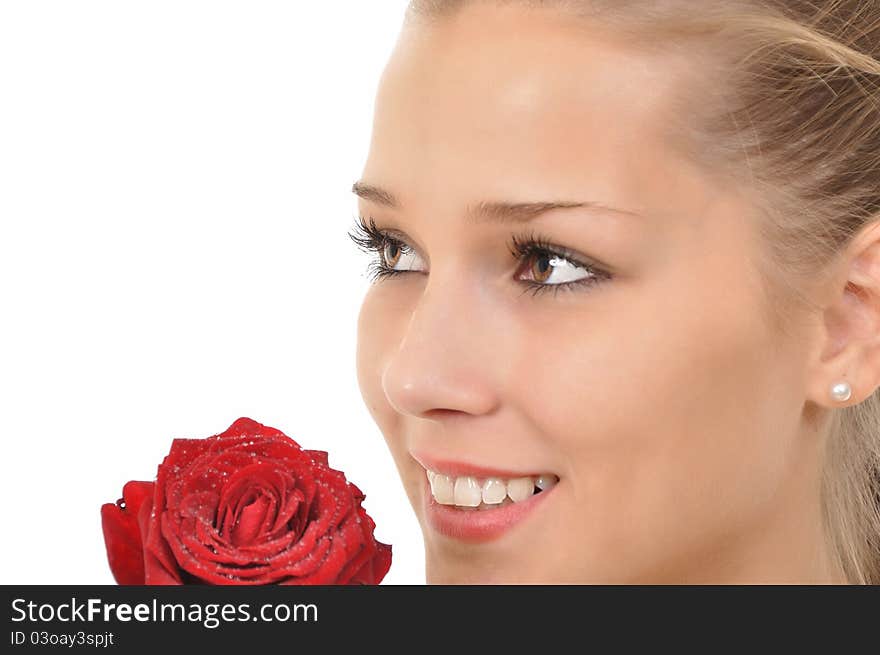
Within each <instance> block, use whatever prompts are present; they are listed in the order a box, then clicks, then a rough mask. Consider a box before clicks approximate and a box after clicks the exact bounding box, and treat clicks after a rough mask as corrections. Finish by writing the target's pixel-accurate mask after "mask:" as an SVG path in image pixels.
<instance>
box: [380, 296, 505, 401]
mask: <svg viewBox="0 0 880 655" xmlns="http://www.w3.org/2000/svg"><path fill="white" fill-rule="evenodd" d="M471 294H473V295H471ZM490 313H492V312H490V310H489V308H488V307H486V306H485V304H481V301H480V297H479V293H478V292H468V291H467V290H465V289H464V285H463V284H462V283H460V281H455V280H453V281H450V282H449V284H444V285H442V286H441V285H439V284H435V285H432V284H431V283H430V282H429V284H428V285H427V286H426V287H425V290H424V293H423V294H422V295H421V296H420V297H419V300H418V303H417V305H416V306H415V308H414V309H413V311H412V314H411V315H410V317H409V320H408V322H407V324H406V326H405V327H404V328H403V330H402V332H401V335H402V336H401V339H400V343H399V345H398V347H397V348H396V349H395V350H394V351H393V352H392V353H391V354H390V355H389V357H388V359H387V361H386V363H385V368H384V370H383V372H382V388H383V390H384V392H385V395H386V397H387V399H388V402H389V403H390V404H391V406H392V407H394V408H395V409H396V410H397V411H398V412H399V413H401V414H408V415H410V416H415V417H419V418H437V416H438V415H439V414H444V413H446V412H449V411H454V412H464V413H468V414H484V413H488V412H491V411H492V410H493V409H494V407H495V405H496V403H497V398H498V390H499V384H500V382H501V380H502V379H503V376H504V371H503V370H501V366H500V365H499V364H500V360H499V355H500V354H501V349H500V348H499V345H500V344H499V340H498V338H497V336H498V335H497V334H496V333H495V332H496V330H495V328H494V322H493V319H494V318H497V317H493V316H489V315H488V314H490ZM493 346H494V347H493Z"/></svg>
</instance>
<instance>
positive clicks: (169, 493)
mask: <svg viewBox="0 0 880 655" xmlns="http://www.w3.org/2000/svg"><path fill="white" fill-rule="evenodd" d="M122 496H123V497H122V498H120V499H119V500H118V501H116V503H115V504H114V503H106V504H104V505H103V506H102V507H101V522H102V526H103V530H104V542H105V545H106V547H107V559H108V561H109V563H110V569H111V571H112V572H113V577H114V578H115V579H116V582H117V583H119V584H125V585H131V584H169V585H179V584H251V585H256V584H378V583H379V582H380V581H381V580H382V578H384V577H385V574H386V573H387V572H388V569H389V567H390V566H391V546H389V545H387V544H383V543H380V542H378V541H376V539H375V538H374V537H373V530H374V528H375V527H376V525H375V523H374V522H373V520H372V519H371V518H370V517H369V516H368V515H367V513H366V511H365V510H364V509H363V508H362V507H361V502H362V501H363V500H364V498H365V496H364V494H363V493H362V492H361V490H360V489H358V488H357V487H356V486H355V485H354V484H353V483H351V482H348V481H346V479H345V475H344V474H343V473H342V472H341V471H337V470H335V469H332V468H330V466H329V465H328V464H327V453H326V452H324V451H320V450H304V449H302V448H301V447H300V446H299V444H297V443H296V442H295V441H294V440H293V439H291V438H290V437H288V436H287V435H285V434H284V433H283V432H281V431H279V430H276V429H274V428H270V427H267V426H265V425H262V424H260V423H257V422H256V421H253V420H251V419H249V418H244V417H242V418H240V419H238V420H237V421H235V423H233V424H232V425H231V426H229V429H227V430H226V431H225V432H223V433H221V434H217V435H214V436H212V437H208V438H207V439H175V440H174V441H173V443H172V444H171V452H169V453H168V455H167V456H166V457H165V459H164V460H163V462H162V463H161V464H160V465H159V469H158V472H157V474H156V480H155V482H139V481H136V480H132V481H131V482H128V483H127V484H126V485H125V486H124V487H123V490H122Z"/></svg>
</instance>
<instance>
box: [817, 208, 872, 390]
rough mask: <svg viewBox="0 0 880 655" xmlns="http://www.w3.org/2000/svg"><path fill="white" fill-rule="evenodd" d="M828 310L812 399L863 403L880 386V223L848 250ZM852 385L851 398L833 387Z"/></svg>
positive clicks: (866, 230) (828, 298)
mask: <svg viewBox="0 0 880 655" xmlns="http://www.w3.org/2000/svg"><path fill="white" fill-rule="evenodd" d="M830 285H831V286H830V292H829V293H828V294H826V295H825V303H824V308H823V311H822V319H823V320H822V326H823V328H824V329H823V330H822V332H821V335H822V336H821V343H819V344H818V347H817V348H816V349H815V351H814V352H815V358H814V360H813V361H811V362H810V364H811V367H810V379H809V388H808V392H809V397H810V399H811V400H812V401H814V402H816V403H818V404H819V405H822V406H827V407H841V406H847V405H857V404H858V403H860V402H862V401H863V400H864V399H865V398H867V397H869V396H870V395H871V394H873V393H874V390H875V389H877V387H878V386H880V220H876V221H874V222H872V223H869V224H868V225H867V226H866V227H865V228H863V229H862V230H861V231H860V232H859V233H858V234H857V235H856V237H855V238H854V239H853V240H852V242H851V243H850V245H849V247H847V249H846V251H845V252H844V254H843V256H842V257H841V259H840V263H839V264H838V274H836V275H835V276H834V277H833V280H832V281H831V282H830ZM839 382H846V383H848V384H849V385H850V387H851V389H852V395H851V396H850V398H848V399H847V400H845V401H844V400H835V398H834V397H833V396H832V395H831V388H832V387H833V386H834V385H835V384H837V383H839Z"/></svg>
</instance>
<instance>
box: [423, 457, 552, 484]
mask: <svg viewBox="0 0 880 655" xmlns="http://www.w3.org/2000/svg"><path fill="white" fill-rule="evenodd" d="M411 455H412V458H413V459H414V460H416V461H417V462H418V463H419V464H421V465H422V468H423V469H426V470H429V471H433V472H434V473H440V474H442V475H448V476H450V477H454V478H457V477H461V476H464V475H470V476H473V477H475V478H505V479H510V478H524V477H533V478H535V477H538V476H539V475H542V474H545V473H551V471H533V472H528V473H524V472H521V471H510V470H502V469H496V468H492V467H491V466H482V465H480V464H471V463H468V462H458V461H453V460H449V459H440V458H435V457H432V456H430V455H428V454H427V453H411ZM557 477H559V476H557Z"/></svg>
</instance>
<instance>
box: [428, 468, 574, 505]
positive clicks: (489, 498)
mask: <svg viewBox="0 0 880 655" xmlns="http://www.w3.org/2000/svg"><path fill="white" fill-rule="evenodd" d="M427 475H428V482H429V483H430V484H431V495H432V496H434V500H436V501H437V502H438V503H440V504H441V505H455V506H457V507H460V508H462V509H481V510H482V509H492V508H493V507H501V506H502V505H507V504H510V503H519V502H522V501H523V500H526V499H527V498H530V497H531V496H533V495H534V494H536V493H538V492H540V491H543V490H544V489H549V488H550V487H552V486H553V485H555V484H556V483H557V482H558V481H559V478H558V477H557V476H555V475H553V474H552V473H545V474H542V475H539V476H537V477H530V476H527V477H521V478H510V479H507V480H505V479H502V478H486V479H485V480H481V479H478V478H475V477H473V476H470V475H464V476H460V477H457V478H453V477H451V476H448V475H443V474H442V473H436V472H434V471H430V470H428V471H427Z"/></svg>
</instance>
